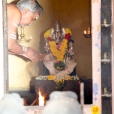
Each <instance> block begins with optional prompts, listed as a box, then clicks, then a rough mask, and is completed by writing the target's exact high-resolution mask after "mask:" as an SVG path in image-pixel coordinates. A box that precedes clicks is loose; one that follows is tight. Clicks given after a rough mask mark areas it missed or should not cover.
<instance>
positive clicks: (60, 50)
mask: <svg viewBox="0 0 114 114" xmlns="http://www.w3.org/2000/svg"><path fill="white" fill-rule="evenodd" d="M64 29H65V36H64V39H63V41H62V42H61V43H59V44H56V43H55V41H53V39H52V38H51V37H50V34H51V29H49V30H47V31H46V32H45V34H44V37H45V38H47V39H48V41H49V46H50V50H51V52H52V54H53V56H55V57H56V58H57V60H58V61H63V59H64V55H65V53H66V50H67V43H68V41H69V40H70V39H71V35H72V33H71V31H70V29H68V28H64Z"/></svg>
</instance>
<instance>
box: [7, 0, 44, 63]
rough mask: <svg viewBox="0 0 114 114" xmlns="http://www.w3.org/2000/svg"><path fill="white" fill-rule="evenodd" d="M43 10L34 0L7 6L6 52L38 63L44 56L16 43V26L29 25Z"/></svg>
mask: <svg viewBox="0 0 114 114" xmlns="http://www.w3.org/2000/svg"><path fill="white" fill-rule="evenodd" d="M42 12H43V8H42V7H41V6H40V5H39V3H38V2H37V1H36V0H20V1H19V2H18V3H17V5H14V4H7V17H8V52H9V53H11V54H16V55H22V56H24V57H26V58H29V59H30V60H31V61H39V60H40V59H41V58H42V59H43V57H44V55H43V54H39V55H38V53H37V51H36V50H35V49H33V48H31V47H25V46H22V45H20V44H19V43H18V42H17V40H16V39H17V32H18V26H28V25H31V24H32V23H33V22H34V21H35V20H37V19H38V18H39V16H41V15H42Z"/></svg>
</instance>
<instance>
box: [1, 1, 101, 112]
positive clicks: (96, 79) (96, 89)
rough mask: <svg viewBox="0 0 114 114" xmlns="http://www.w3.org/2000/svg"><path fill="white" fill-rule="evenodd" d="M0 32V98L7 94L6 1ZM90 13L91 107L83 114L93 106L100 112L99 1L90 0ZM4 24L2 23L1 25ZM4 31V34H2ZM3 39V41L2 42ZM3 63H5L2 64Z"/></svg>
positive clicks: (2, 3)
mask: <svg viewBox="0 0 114 114" xmlns="http://www.w3.org/2000/svg"><path fill="white" fill-rule="evenodd" d="M0 2H1V3H0V9H1V10H0V16H1V17H2V16H3V14H4V16H3V18H2V19H1V18H0V25H1V26H0V31H2V34H1V38H0V40H1V41H0V53H1V59H0V71H1V73H0V74H1V76H0V84H1V87H0V92H2V94H0V98H1V97H2V96H3V95H4V94H5V93H7V91H8V88H7V85H8V61H7V58H8V56H7V21H4V20H7V17H6V14H7V13H6V11H7V9H6V3H7V0H1V1H0ZM91 6H92V7H91V11H92V12H91V13H92V17H91V18H92V79H93V80H92V82H93V84H92V88H93V103H92V104H91V105H84V106H83V112H84V114H91V109H92V108H93V106H97V107H98V108H99V109H100V111H101V110H102V109H101V25H100V23H101V22H100V18H101V14H100V13H101V12H100V9H101V0H92V2H91ZM3 22H4V23H3ZM4 31H5V32H4ZM3 38H4V39H5V40H3ZM4 61H6V62H5V63H4ZM30 109H34V106H31V107H30Z"/></svg>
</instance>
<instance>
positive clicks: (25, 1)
mask: <svg viewBox="0 0 114 114" xmlns="http://www.w3.org/2000/svg"><path fill="white" fill-rule="evenodd" d="M17 7H18V8H19V9H20V10H25V9H29V10H30V11H31V12H32V13H35V12H37V11H38V12H39V14H40V15H42V12H43V8H42V7H41V6H40V5H39V3H38V2H37V1H36V0H20V1H19V2H18V3H17Z"/></svg>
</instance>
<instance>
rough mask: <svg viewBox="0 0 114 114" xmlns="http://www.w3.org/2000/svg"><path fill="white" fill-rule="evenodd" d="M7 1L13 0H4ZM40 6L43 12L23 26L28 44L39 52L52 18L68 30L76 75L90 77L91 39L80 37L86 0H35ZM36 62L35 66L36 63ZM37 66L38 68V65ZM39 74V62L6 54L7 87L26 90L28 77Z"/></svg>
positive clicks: (40, 68) (84, 18)
mask: <svg viewBox="0 0 114 114" xmlns="http://www.w3.org/2000/svg"><path fill="white" fill-rule="evenodd" d="M7 1H8V3H10V2H11V1H13V0H7ZM38 1H39V3H40V4H41V6H42V7H43V9H44V12H43V15H42V16H41V17H40V18H39V19H38V20H37V21H36V22H34V23H33V24H32V25H31V26H29V27H25V38H30V36H32V37H33V39H32V40H31V41H30V43H22V45H25V46H30V47H33V48H35V49H37V51H38V52H43V34H44V32H45V31H46V30H47V29H49V28H51V27H52V26H53V25H54V22H55V21H56V20H58V21H60V23H61V25H62V26H63V27H68V28H70V29H71V31H72V39H73V40H74V41H75V42H74V47H75V56H74V58H75V59H76V61H77V63H78V64H77V68H76V70H77V75H78V76H79V77H81V76H87V77H89V78H91V76H92V70H91V69H92V68H91V66H92V58H91V55H92V53H91V50H92V49H91V38H84V36H83V31H84V29H87V27H88V16H89V13H88V9H89V3H88V2H89V1H87V0H38ZM38 64H39V65H38ZM39 66H40V67H39ZM41 73H42V63H41V62H39V63H37V62H30V61H28V60H26V59H22V58H20V57H17V56H15V55H9V89H10V90H28V89H29V83H30V80H31V77H33V76H37V75H38V74H41Z"/></svg>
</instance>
